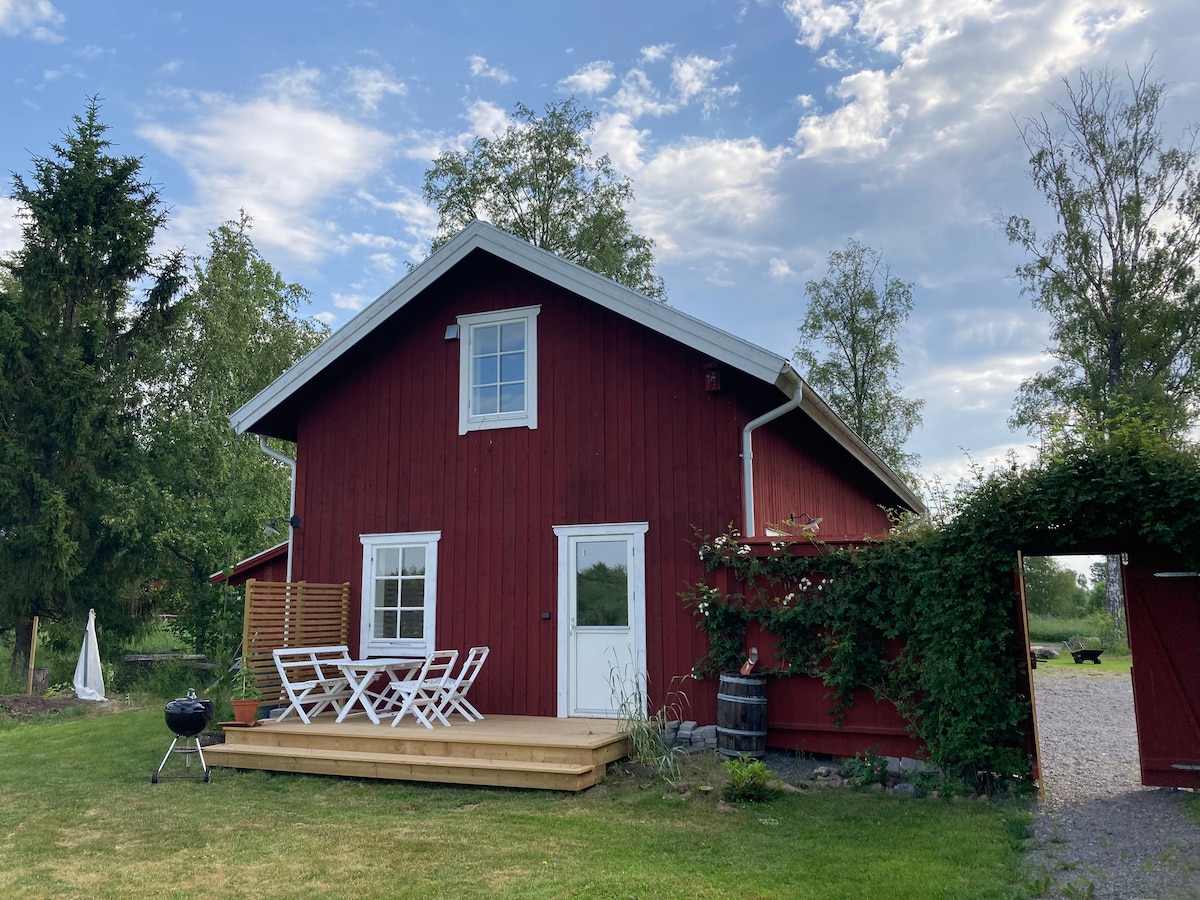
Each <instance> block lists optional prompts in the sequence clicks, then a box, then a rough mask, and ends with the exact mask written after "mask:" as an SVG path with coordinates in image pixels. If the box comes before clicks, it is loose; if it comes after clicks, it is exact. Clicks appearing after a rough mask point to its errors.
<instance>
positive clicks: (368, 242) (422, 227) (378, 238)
mask: <svg viewBox="0 0 1200 900" xmlns="http://www.w3.org/2000/svg"><path fill="white" fill-rule="evenodd" d="M359 198H360V199H362V200H364V201H366V202H367V203H368V204H369V205H370V206H372V207H374V208H375V209H379V210H385V211H387V212H390V213H392V214H393V215H395V216H396V218H398V219H399V220H400V222H401V228H402V229H403V231H404V233H405V234H406V235H407V236H408V240H407V241H400V240H398V239H396V238H395V237H393V236H391V235H387V236H385V235H366V234H359V233H355V234H354V235H352V236H351V240H352V241H353V242H354V243H355V244H357V245H358V246H364V247H371V248H374V249H384V250H389V249H400V250H403V251H404V253H405V254H406V255H407V256H408V258H409V259H410V260H412V261H414V262H417V261H419V260H422V259H424V258H425V254H426V252H427V251H428V249H429V242H430V241H431V240H432V238H433V234H434V232H435V231H436V230H437V223H438V215H437V211H436V210H434V209H433V208H432V207H431V206H429V205H428V204H426V203H425V201H424V200H423V199H422V198H421V195H420V194H419V193H417V192H416V191H413V190H410V189H409V188H406V187H400V188H399V189H398V190H397V191H396V198H395V199H394V200H382V199H380V198H379V197H376V196H375V195H374V194H371V193H368V192H366V191H360V192H359Z"/></svg>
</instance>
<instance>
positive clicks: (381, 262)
mask: <svg viewBox="0 0 1200 900" xmlns="http://www.w3.org/2000/svg"><path fill="white" fill-rule="evenodd" d="M370 259H371V265H372V266H374V267H375V268H376V269H378V270H379V271H381V272H386V273H388V274H391V273H392V272H395V271H396V267H397V263H396V257H394V256H392V254H390V253H372V254H371V256H370Z"/></svg>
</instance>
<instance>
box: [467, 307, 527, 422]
mask: <svg viewBox="0 0 1200 900" xmlns="http://www.w3.org/2000/svg"><path fill="white" fill-rule="evenodd" d="M471 335H472V339H471V380H472V384H471V414H472V415H476V416H487V415H495V414H497V413H522V412H524V411H525V408H526V407H525V381H526V379H525V349H526V346H525V344H526V342H525V323H524V322H523V321H522V322H504V323H501V324H498V325H477V326H475V327H474V328H473V329H472V331H471Z"/></svg>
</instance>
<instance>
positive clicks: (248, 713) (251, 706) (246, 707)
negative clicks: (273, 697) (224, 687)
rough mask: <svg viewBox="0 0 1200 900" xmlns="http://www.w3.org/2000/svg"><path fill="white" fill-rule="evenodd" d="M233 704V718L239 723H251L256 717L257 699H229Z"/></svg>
mask: <svg viewBox="0 0 1200 900" xmlns="http://www.w3.org/2000/svg"><path fill="white" fill-rule="evenodd" d="M230 702H231V703H232V704H233V718H234V721H235V722H237V723H238V724H239V725H253V724H254V720H255V719H257V718H258V701H257V700H231V701H230Z"/></svg>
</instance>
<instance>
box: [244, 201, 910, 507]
mask: <svg viewBox="0 0 1200 900" xmlns="http://www.w3.org/2000/svg"><path fill="white" fill-rule="evenodd" d="M489 256H490V257H492V258H495V259H497V260H501V261H504V262H506V263H508V264H510V265H512V266H514V267H516V268H518V269H520V270H523V271H525V272H527V273H530V274H532V275H534V276H536V277H537V278H539V279H541V280H543V281H546V282H548V283H550V284H552V285H555V286H557V287H559V288H562V289H565V290H566V291H568V292H570V293H572V294H574V295H576V296H578V297H581V298H583V299H585V300H587V301H589V302H591V303H593V304H596V305H598V306H600V307H602V308H604V309H607V310H609V311H611V312H614V313H616V314H618V315H620V316H622V317H624V318H627V319H629V320H631V321H633V322H636V323H637V324H639V325H641V326H643V327H646V328H648V329H650V330H652V331H654V332H656V333H658V334H660V335H662V336H664V337H667V338H670V339H671V340H673V341H676V342H678V343H680V344H682V345H684V346H687V347H690V348H691V349H693V350H695V351H696V352H697V353H700V354H702V355H703V356H705V357H706V358H707V359H710V360H713V361H716V362H718V363H721V364H723V365H725V366H727V367H728V368H730V369H731V370H736V371H738V372H741V373H744V374H745V375H748V376H750V377H751V378H753V379H756V380H758V381H760V382H762V383H765V384H767V385H771V386H773V387H774V388H776V396H778V394H779V393H782V394H783V397H784V398H787V399H794V398H796V397H800V398H801V401H800V409H801V411H802V413H803V415H804V416H806V417H807V418H809V419H811V420H812V421H813V422H815V423H816V424H817V425H818V427H820V428H821V429H822V430H824V431H826V432H827V433H828V434H829V435H831V436H832V437H833V438H834V439H835V440H836V441H837V442H838V443H839V444H840V445H841V446H842V447H843V449H844V450H845V452H847V453H848V454H849V455H850V456H851V457H852V458H853V459H854V460H855V461H856V463H857V464H858V465H860V466H862V467H863V468H865V469H866V470H867V472H869V473H870V475H871V476H872V477H873V478H875V479H877V480H879V481H880V482H881V483H883V484H884V485H885V486H886V488H887V490H888V492H889V493H890V494H891V495H892V501H893V502H891V503H889V504H888V505H893V506H894V505H897V504H899V505H904V506H908V507H909V508H911V509H915V510H920V509H922V508H923V507H922V504H921V501H920V499H919V498H918V497H917V496H916V494H915V493H913V491H912V490H911V489H910V488H909V487H908V486H907V485H906V484H904V482H903V481H902V480H901V479H900V478H898V477H897V476H896V474H895V473H894V472H892V471H891V469H890V468H888V466H887V465H886V464H885V463H883V461H882V460H881V459H880V458H879V457H878V455H877V454H876V453H874V451H872V450H871V449H870V448H869V447H867V446H866V444H864V443H863V442H862V440H861V439H860V438H859V437H858V436H857V435H855V434H854V433H853V432H852V431H851V430H850V429H849V428H848V427H847V426H846V425H845V423H844V422H842V420H841V419H840V418H838V417H837V416H836V415H835V414H834V413H833V412H832V410H830V409H829V407H828V406H827V405H826V404H825V403H824V401H823V400H821V399H820V397H819V396H817V395H816V394H815V393H813V392H812V390H811V389H810V388H808V386H807V385H805V384H804V382H803V380H802V379H801V378H800V377H799V375H798V374H796V372H795V371H794V370H793V369H792V368H791V366H790V364H789V363H788V361H787V360H785V359H783V358H782V357H779V356H776V355H775V354H772V353H770V352H768V351H766V350H763V349H762V348H760V347H756V346H754V345H753V344H750V343H748V342H746V341H744V340H742V339H741V338H738V337H736V336H734V335H731V334H728V333H726V332H723V331H720V330H719V329H716V328H713V327H712V326H710V325H707V324H706V323H704V322H701V321H700V320H698V319H695V318H693V317H691V316H688V315H687V314H685V313H682V312H680V311H679V310H676V309H674V308H672V307H670V306H667V305H666V304H663V303H659V302H657V301H653V300H650V299H649V298H647V297H644V296H642V295H640V294H638V293H636V292H635V291H632V290H630V289H628V288H626V287H624V286H622V285H619V284H617V283H616V282H613V281H610V280H609V279H606V278H603V277H601V276H599V275H596V274H595V273H593V272H590V271H588V270H586V269H583V268H582V267H580V266H577V265H575V264H573V263H570V262H568V261H566V260H564V259H561V258H560V257H558V256H555V255H554V254H552V253H548V252H547V251H544V250H540V249H538V248H536V247H533V246H532V245H530V244H528V243H526V242H525V241H522V240H520V239H519V238H516V237H513V236H512V235H509V234H506V233H504V232H502V231H500V230H499V229H496V228H494V227H493V226H490V225H487V224H486V223H482V222H474V223H472V224H471V225H470V226H468V227H467V228H466V229H464V230H463V231H462V232H461V233H460V234H459V235H458V236H457V237H455V238H454V239H453V240H451V241H450V242H448V243H447V244H446V245H445V246H443V247H442V248H441V249H439V250H438V251H437V252H436V253H434V254H433V255H432V256H430V257H429V259H427V260H426V261H425V262H424V263H422V264H421V265H420V266H418V267H417V268H416V269H415V270H414V271H413V272H412V273H410V274H409V276H408V277H406V278H405V279H403V280H402V281H400V282H398V283H397V284H396V285H394V286H393V287H392V288H391V289H389V290H388V291H387V292H385V293H384V294H383V295H382V296H380V297H379V298H378V299H377V300H376V301H375V302H374V303H372V304H371V305H370V306H368V307H367V308H366V309H364V310H363V311H362V312H361V313H359V314H358V315H357V316H355V317H354V318H353V319H352V320H351V321H350V322H348V323H347V324H346V325H345V326H343V327H342V328H341V329H339V330H338V331H337V332H336V333H334V335H332V336H331V337H330V338H329V339H328V340H326V341H325V342H324V343H323V344H321V345H320V346H319V347H317V348H316V349H315V350H313V351H312V352H311V353H310V354H308V355H307V356H306V357H304V359H302V360H300V361H299V362H298V363H297V364H296V365H295V366H293V367H292V368H291V369H289V370H288V371H287V372H286V373H284V374H283V375H282V376H280V378H278V379H276V380H275V381H274V382H272V383H271V384H270V385H268V386H267V388H265V389H264V390H263V391H262V392H260V393H259V394H258V395H257V396H256V397H254V398H253V399H251V400H250V401H249V402H248V403H246V404H245V405H244V406H242V407H241V408H240V409H238V410H237V411H236V412H234V414H233V415H232V416H231V417H230V423H231V424H232V425H233V427H234V428H235V430H237V431H238V432H239V433H240V432H244V431H252V432H254V433H257V434H262V435H266V436H268V437H278V438H282V439H285V440H291V441H296V440H297V424H298V420H299V416H300V413H301V411H302V410H303V409H304V408H305V407H306V406H307V405H308V403H309V402H310V398H311V396H312V392H313V391H314V390H316V389H319V388H320V386H321V384H322V383H323V382H324V381H325V380H327V379H328V378H329V377H330V376H331V375H333V374H335V373H337V372H338V371H340V370H342V369H344V368H345V367H347V366H351V367H356V366H358V364H359V361H360V360H361V358H362V354H363V352H364V350H365V349H366V348H368V347H369V346H370V345H371V344H372V343H374V342H375V341H377V340H378V339H379V337H380V336H381V335H383V336H384V337H385V339H390V338H391V337H392V336H393V334H394V330H395V328H397V327H401V326H399V325H398V324H397V323H398V322H400V321H402V320H403V317H400V316H398V314H399V313H401V312H402V311H404V310H405V309H406V308H407V307H409V306H410V305H413V304H415V303H418V301H420V300H423V299H427V297H426V295H428V294H431V293H432V294H433V295H441V294H442V293H443V292H442V291H439V290H437V288H439V287H445V286H446V284H447V283H448V282H453V281H454V275H455V272H456V270H459V269H461V268H462V267H463V266H466V267H467V268H472V267H478V266H480V265H482V264H483V260H484V259H485V258H487V257H489ZM513 305H524V304H523V303H521V304H513ZM500 308H503V307H500ZM486 311H488V310H480V312H486ZM457 383H458V382H457V375H456V374H455V384H457ZM782 399H783V398H781V402H782Z"/></svg>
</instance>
